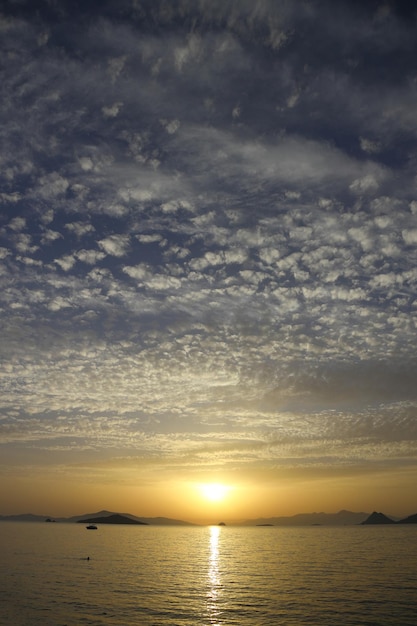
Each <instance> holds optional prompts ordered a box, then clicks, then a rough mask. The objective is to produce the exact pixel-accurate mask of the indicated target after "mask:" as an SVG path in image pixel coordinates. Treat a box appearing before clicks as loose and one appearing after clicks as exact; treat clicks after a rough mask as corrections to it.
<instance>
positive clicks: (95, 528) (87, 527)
mask: <svg viewBox="0 0 417 626" xmlns="http://www.w3.org/2000/svg"><path fill="white" fill-rule="evenodd" d="M86 529H87V530H97V526H94V524H90V526H86Z"/></svg>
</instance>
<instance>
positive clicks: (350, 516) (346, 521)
mask: <svg viewBox="0 0 417 626" xmlns="http://www.w3.org/2000/svg"><path fill="white" fill-rule="evenodd" d="M0 522H60V523H102V524H133V525H144V526H145V525H146V526H198V524H194V523H192V522H187V521H184V520H179V519H172V518H169V517H138V516H136V515H132V514H131V513H118V512H114V511H107V510H103V511H98V512H96V513H85V514H83V515H75V516H72V517H54V516H52V515H34V514H33V513H21V514H17V515H0ZM213 523H215V522H213ZM381 524H391V525H393V524H417V513H416V514H413V515H409V516H408V517H405V518H396V517H394V516H387V515H385V514H384V513H378V512H376V511H374V512H373V513H365V512H354V511H347V510H341V511H339V512H338V513H324V512H321V513H298V514H297V515H292V516H281V517H269V518H255V519H249V520H244V521H240V522H228V526H229V525H232V526H355V525H381Z"/></svg>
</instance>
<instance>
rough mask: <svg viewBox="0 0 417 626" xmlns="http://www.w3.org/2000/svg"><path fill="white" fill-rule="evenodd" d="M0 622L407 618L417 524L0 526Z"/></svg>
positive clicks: (393, 621) (415, 612) (415, 591)
mask: <svg viewBox="0 0 417 626" xmlns="http://www.w3.org/2000/svg"><path fill="white" fill-rule="evenodd" d="M0 559H1V561H0V564H1V567H0V624H1V625H7V626H37V625H39V626H83V625H85V626H87V625H88V626H90V625H91V626H116V625H117V626H133V625H135V626H198V625H202V626H245V625H251V626H252V625H253V626H279V625H282V626H290V625H294V626H295V625H296V626H303V625H307V624H309V625H317V626H323V625H324V626H327V625H328V626H336V625H339V624H343V625H344V626H348V625H355V626H356V625H361V626H407V625H409V626H415V625H416V624H417V526H415V525H401V526H396V525H393V526H390V525H388V526H342V527H326V526H310V527H296V528H295V527H277V526H273V527H270V526H262V527H255V526H254V527H238V526H195V527H194V526H189V527H188V526H186V527H183V526H122V525H117V526H111V525H101V526H100V525H99V526H98V529H97V530H87V529H86V527H85V525H84V524H70V523H33V522H2V523H0Z"/></svg>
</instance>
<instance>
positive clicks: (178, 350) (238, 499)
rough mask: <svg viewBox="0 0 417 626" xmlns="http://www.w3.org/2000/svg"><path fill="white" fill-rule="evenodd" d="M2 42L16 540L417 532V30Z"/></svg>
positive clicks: (234, 27) (44, 12)
mask: <svg viewBox="0 0 417 626" xmlns="http://www.w3.org/2000/svg"><path fill="white" fill-rule="evenodd" d="M0 32H1V38H0V41H1V43H0V54H1V75H0V79H1V85H2V97H1V102H0V110H1V121H2V123H1V126H0V133H1V138H0V145H1V149H0V159H1V167H0V324H1V328H0V337H1V340H0V350H1V359H0V385H1V394H0V477H1V480H0V514H15V513H24V512H29V511H30V512H32V513H39V514H44V513H45V514H48V515H75V514H81V513H84V512H87V511H95V510H100V509H102V508H106V509H109V510H117V511H125V512H130V513H133V514H136V515H143V516H157V515H162V516H167V517H177V518H180V519H187V520H190V521H206V520H207V521H210V520H212V521H213V520H214V521H216V522H217V521H219V519H224V520H226V521H227V520H238V519H249V518H256V517H260V516H274V515H292V514H295V513H298V512H311V511H327V512H336V511H338V510H339V509H342V508H345V509H350V510H356V511H372V510H382V511H384V512H385V513H386V514H393V515H395V514H396V515H408V514H411V513H415V512H416V511H417V501H416V497H415V485H416V484H417V446H416V443H417V355H416V313H417V310H416V309H417V300H416V294H417V288H416V287H417V150H416V147H417V144H416V139H417V60H416V59H417V6H416V5H415V3H413V2H400V1H385V0H369V1H363V2H352V1H347V0H346V1H344V0H340V1H338V2H333V1H331V0H328V1H326V0H317V1H316V0H305V1H302V0H300V1H289V0H178V1H177V0H171V1H169V0H103V1H101V2H92V1H88V0H83V1H74V0H71V1H70V0H68V1H64V0H35V1H34V0H9V1H6V2H3V3H2V4H1V8H0ZM212 483H216V484H220V485H223V491H222V493H220V492H219V491H218V492H217V495H216V493H215V492H214V493H213V489H212V490H210V489H207V488H203V487H204V485H206V486H207V485H210V484H212Z"/></svg>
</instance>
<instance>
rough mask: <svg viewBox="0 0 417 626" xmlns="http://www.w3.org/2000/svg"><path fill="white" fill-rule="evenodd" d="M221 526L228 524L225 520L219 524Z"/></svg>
mask: <svg viewBox="0 0 417 626" xmlns="http://www.w3.org/2000/svg"><path fill="white" fill-rule="evenodd" d="M218 525H219V526H226V524H225V523H224V522H219V524H218Z"/></svg>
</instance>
